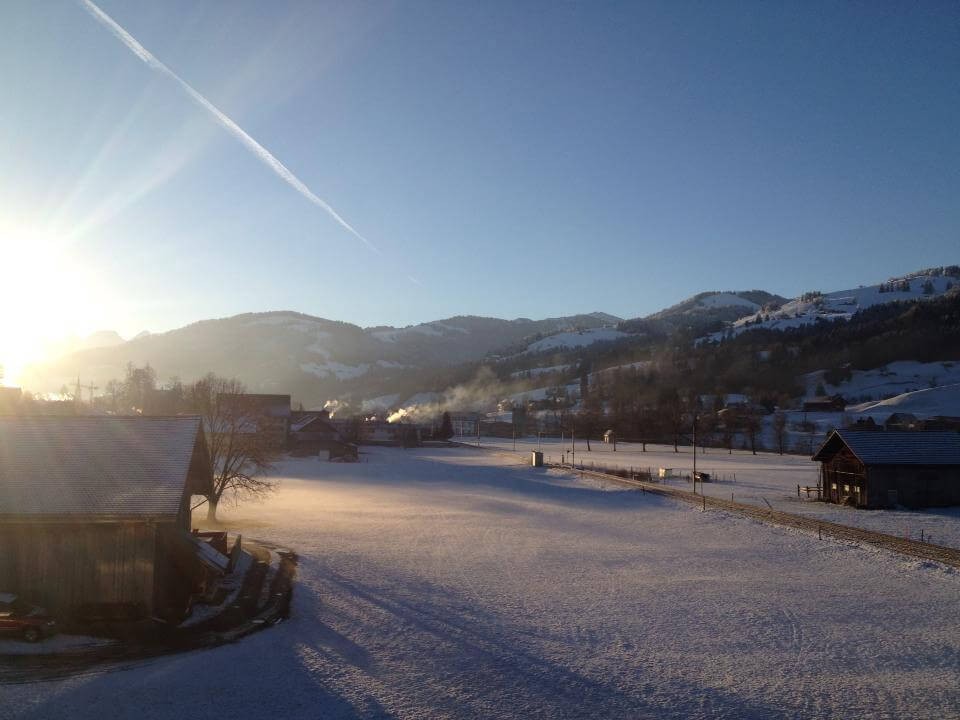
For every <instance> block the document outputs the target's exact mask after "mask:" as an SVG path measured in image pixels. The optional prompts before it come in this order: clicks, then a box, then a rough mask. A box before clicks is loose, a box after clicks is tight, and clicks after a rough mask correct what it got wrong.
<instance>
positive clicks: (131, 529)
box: [0, 416, 228, 618]
mask: <svg viewBox="0 0 960 720" xmlns="http://www.w3.org/2000/svg"><path fill="white" fill-rule="evenodd" d="M211 483H212V469H211V466H210V458H209V455H208V453H207V446H206V441H205V438H204V434H203V429H202V427H201V422H200V419H199V418H196V417H166V418H161V417H109V416H96V417H48V416H44V417H39V416H37V417H8V418H0V548H3V552H2V553H0V588H3V589H4V590H7V591H11V592H16V593H17V594H18V595H21V596H22V597H24V598H26V599H29V600H30V601H31V602H34V603H37V604H40V605H44V606H45V607H47V608H49V609H51V610H52V611H53V612H55V613H58V614H60V615H62V616H70V615H74V616H78V615H90V614H92V615H107V616H110V615H114V616H116V615H123V616H125V617H151V616H161V617H168V618H179V617H182V616H184V615H185V614H186V613H187V612H188V611H189V607H190V604H191V599H192V597H193V596H194V595H195V594H196V593H201V592H204V591H205V590H207V589H208V586H209V585H210V584H211V582H212V581H213V580H214V579H215V578H216V577H217V576H218V575H219V574H221V573H222V572H223V571H224V570H225V569H226V567H227V565H228V559H227V558H224V557H223V555H222V554H220V553H218V552H216V551H215V550H213V549H212V548H211V547H210V546H209V545H208V543H206V542H203V541H201V540H199V539H197V538H194V537H192V536H191V533H190V515H191V513H190V511H191V500H192V498H193V496H194V495H199V494H204V493H206V492H208V491H209V490H210V488H211Z"/></svg>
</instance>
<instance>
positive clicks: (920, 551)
mask: <svg viewBox="0 0 960 720" xmlns="http://www.w3.org/2000/svg"><path fill="white" fill-rule="evenodd" d="M550 467H554V468H558V469H566V470H571V469H573V470H576V468H571V466H569V465H556V464H551V465H550ZM579 472H581V473H582V474H583V475H587V476H590V477H596V478H600V479H603V480H609V481H611V482H618V483H622V484H624V485H629V486H631V487H636V488H640V489H642V490H643V491H644V492H649V493H654V494H656V495H664V496H667V497H672V498H675V499H677V500H682V501H684V502H687V503H690V504H693V505H700V506H701V507H703V508H704V509H706V508H716V509H718V510H726V511H727V512H733V513H737V514H739V515H744V516H746V517H750V518H754V519H755V520H759V521H761V522H765V523H769V524H771V525H780V526H784V527H792V528H797V529H798V530H804V531H807V532H810V533H816V534H817V535H818V536H819V537H823V536H828V537H832V538H835V539H838V540H849V541H852V542H857V543H862V544H865V545H871V546H873V547H878V548H882V549H884V550H889V551H892V552H897V553H900V554H902V555H908V556H910V557H914V558H919V559H921V560H931V561H933V562H938V563H942V564H944V565H949V566H951V567H956V568H960V550H958V549H956V548H950V547H944V546H943V545H934V544H932V543H925V542H920V541H919V540H909V539H907V538H902V537H897V536H896V535H888V534H887V533H881V532H876V531H875V530H863V529H861V528H855V527H850V526H849V525H841V524H839V523H834V522H829V521H826V520H816V519H813V518H808V517H803V516H802V515H794V514H793V513H788V512H783V511H781V510H772V509H768V508H762V507H757V506H756V505H748V504H746V503H739V502H735V501H732V500H724V499H722V498H714V497H709V496H706V495H699V494H697V493H693V492H690V491H689V490H680V489H679V488H672V487H664V486H663V485H659V484H657V483H650V482H644V481H642V480H632V479H630V478H623V477H620V476H619V475H611V474H608V473H605V472H599V471H597V470H579Z"/></svg>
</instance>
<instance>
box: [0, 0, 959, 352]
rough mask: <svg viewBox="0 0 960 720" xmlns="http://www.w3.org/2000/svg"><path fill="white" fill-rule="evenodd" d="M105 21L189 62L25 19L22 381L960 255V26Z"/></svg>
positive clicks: (299, 6)
mask: <svg viewBox="0 0 960 720" xmlns="http://www.w3.org/2000/svg"><path fill="white" fill-rule="evenodd" d="M97 7H99V9H100V10H101V11H102V13H104V14H105V15H106V16H108V17H109V18H111V19H112V21H113V22H115V23H116V24H117V25H118V26H119V27H121V28H123V31H125V32H126V33H128V34H129V37H130V38H133V39H135V40H134V42H136V43H139V45H140V46H142V48H145V49H146V51H148V52H149V53H151V54H152V56H153V57H155V58H156V61H157V62H159V63H162V66H159V67H158V65H157V62H154V63H148V62H144V60H143V58H142V57H141V56H138V54H137V53H135V52H134V51H133V50H132V49H131V46H130V45H129V43H128V44H125V43H124V42H122V41H121V40H120V39H119V38H118V36H117V33H116V32H112V31H111V29H110V27H108V25H107V23H106V22H105V21H104V20H103V18H102V17H101V18H99V19H98V17H97V16H96V13H95V12H94V11H93V10H92V9H91V8H90V7H88V6H86V5H85V4H84V3H83V2H82V1H73V0H62V1H61V0H38V1H36V2H30V1H27V0H23V1H22V2H17V1H16V0H0V87H3V102H2V104H0V268H2V272H3V278H4V281H3V283H2V284H0V305H2V306H3V307H4V309H5V313H4V317H5V318H6V320H5V326H4V328H3V332H2V333H0V354H5V356H6V357H7V362H8V365H9V364H11V358H13V363H12V364H14V365H15V364H16V358H17V356H18V354H19V355H20V356H23V355H24V354H25V353H26V349H27V348H36V347H39V344H40V341H41V339H42V338H47V337H60V336H64V335H69V334H81V335H82V334H86V333H89V332H92V331H94V330H98V329H107V328H108V329H113V330H116V331H118V332H120V333H121V334H122V335H124V336H125V337H130V336H132V335H134V334H136V333H138V332H140V331H141V330H150V331H153V332H157V331H163V330H168V329H172V328H175V327H179V326H182V325H184V324H187V323H189V322H193V321H195V320H199V319H204V318H210V317H222V316H228V315H233V314H236V313H240V312H250V311H266V310H280V309H290V310H297V311H300V312H305V313H309V314H312V315H318V316H321V317H326V318H331V319H336V320H344V321H348V322H352V323H356V324H358V325H362V326H370V325H380V324H389V325H407V324H411V323H417V322H424V321H429V320H433V319H438V318H443V317H448V316H451V315H457V314H476V315H488V316H497V317H507V318H513V317H533V318H539V317H549V316H558V315H566V314H573V313H578V312H590V311H596V310H602V311H605V312H609V313H613V314H616V315H619V316H622V317H635V316H639V315H645V314H647V313H650V312H655V311H656V310H659V309H661V308H663V307H666V306H668V305H671V304H673V303H675V302H677V301H679V300H681V299H683V298H685V297H687V296H689V295H692V294H694V293H696V292H700V291H703V290H712V289H716V290H719V289H751V288H761V289H766V290H769V291H772V292H777V293H780V294H782V295H785V296H794V295H797V294H799V293H801V292H805V291H807V290H814V289H820V290H824V291H828V290H833V289H843V288H845V287H850V286H855V285H858V284H869V283H873V282H878V281H881V280H884V279H886V278H887V277H890V276H892V275H896V274H899V273H904V272H909V271H912V270H916V269H920V268H923V267H928V266H934V265H941V264H951V263H957V262H960V253H958V248H960V203H958V202H957V198H958V197H960V133H958V132H957V128H960V83H958V82H957V78H958V76H960V5H957V4H956V3H955V2H944V3H937V2H923V3H913V4H908V3H892V2H891V3H886V2H845V3H841V2H799V3H790V2H778V3H749V2H738V3H732V2H730V3H727V2H703V3H687V2H663V3H658V2H625V3H595V2H583V3H574V2H543V3H540V2H534V1H532V0H531V1H529V2H519V3H518V2H488V1H484V2H426V1H423V2H364V3H356V2H311V3H304V2H289V3H288V2H280V1H275V2H270V3H263V2H258V1H253V0H230V1H229V2H228V1H224V2H214V1H210V2H202V3H196V2H192V1H186V0H166V1H165V2H162V3H157V2H153V1H149V2H148V1H145V0H144V1H141V0H122V1H120V0H100V1H99V2H98V3H97ZM159 68H162V69H159ZM178 78H179V79H178ZM191 90H192V94H191ZM204 103H206V105H205V104H204ZM211 108H215V110H211ZM217 111H219V112H220V113H222V116H218V115H217V114H216V112H217ZM223 118H228V121H226V122H225V121H224V120H223ZM230 121H232V123H234V124H235V125H234V126H233V128H228V127H227V126H226V125H227V123H228V122H230ZM237 131H239V132H237ZM241 134H245V135H246V137H247V138H249V140H250V141H249V142H247V141H246V140H244V139H243V138H241V137H240V135H241ZM251 143H252V144H251ZM258 147H259V148H261V149H262V150H263V152H265V153H269V157H272V158H274V159H275V160H276V162H277V163H280V164H282V165H281V167H282V168H283V170H278V168H277V166H276V165H273V166H271V165H270V164H268V163H269V161H267V162H265V156H264V155H263V154H262V153H259V151H258V150H256V148H258ZM284 171H286V173H288V176H285V175H284ZM290 178H293V180H291V179H290ZM294 180H295V181H296V182H294ZM297 183H299V184H300V185H297ZM311 194H312V195H313V198H314V199H311V198H310V197H309V195H311ZM317 201H319V202H317ZM324 204H325V205H326V206H324ZM338 218H339V219H338ZM0 362H3V361H2V360H0Z"/></svg>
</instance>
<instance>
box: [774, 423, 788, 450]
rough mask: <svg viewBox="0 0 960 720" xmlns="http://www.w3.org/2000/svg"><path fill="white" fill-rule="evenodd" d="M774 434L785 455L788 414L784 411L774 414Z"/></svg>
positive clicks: (778, 446)
mask: <svg viewBox="0 0 960 720" xmlns="http://www.w3.org/2000/svg"><path fill="white" fill-rule="evenodd" d="M773 434H774V437H776V438H777V449H778V450H779V451H780V454H781V455H783V449H784V446H785V445H786V443H787V415H786V413H783V412H777V413H776V414H775V415H774V416H773Z"/></svg>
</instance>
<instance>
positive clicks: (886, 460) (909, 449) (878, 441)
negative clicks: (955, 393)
mask: <svg viewBox="0 0 960 720" xmlns="http://www.w3.org/2000/svg"><path fill="white" fill-rule="evenodd" d="M843 445H846V446H847V447H848V448H850V450H851V452H853V454H854V455H856V456H857V457H858V458H859V459H860V461H861V462H862V463H863V464H864V465H960V433H956V432H910V431H894V430H886V431H878V430H834V431H833V432H832V433H830V436H829V437H828V438H827V439H826V441H825V442H824V443H823V445H822V446H821V447H820V449H819V450H818V451H817V453H816V455H814V456H813V459H814V460H816V461H823V460H828V459H829V458H831V457H833V455H834V454H836V453H837V452H838V451H839V450H840V448H841V447H842V446H843Z"/></svg>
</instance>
